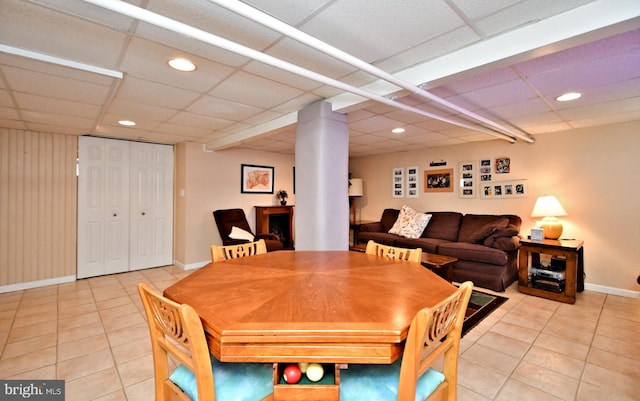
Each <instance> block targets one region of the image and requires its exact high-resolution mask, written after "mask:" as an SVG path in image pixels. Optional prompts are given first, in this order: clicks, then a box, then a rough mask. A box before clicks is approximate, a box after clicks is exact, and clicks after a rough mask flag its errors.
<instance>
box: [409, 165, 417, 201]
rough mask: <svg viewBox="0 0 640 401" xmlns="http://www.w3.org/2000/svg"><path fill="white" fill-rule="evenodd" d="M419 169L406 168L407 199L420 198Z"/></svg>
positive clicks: (415, 167) (414, 167) (413, 167)
mask: <svg viewBox="0 0 640 401" xmlns="http://www.w3.org/2000/svg"><path fill="white" fill-rule="evenodd" d="M418 171H420V170H419V167H418V166H411V167H407V198H418V197H419V196H420V184H419V178H418V177H419V175H418Z"/></svg>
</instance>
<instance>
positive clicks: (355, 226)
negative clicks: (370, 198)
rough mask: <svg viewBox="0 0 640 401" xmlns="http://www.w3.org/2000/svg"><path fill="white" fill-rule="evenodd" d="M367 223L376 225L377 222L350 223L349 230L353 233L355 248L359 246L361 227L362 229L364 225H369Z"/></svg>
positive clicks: (360, 221)
mask: <svg viewBox="0 0 640 401" xmlns="http://www.w3.org/2000/svg"><path fill="white" fill-rule="evenodd" d="M367 223H375V221H373V220H358V221H355V222H354V221H350V222H349V229H350V230H351V231H353V244H352V245H353V246H356V245H358V233H359V232H360V227H362V225H363V224H367Z"/></svg>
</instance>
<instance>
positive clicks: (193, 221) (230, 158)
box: [175, 143, 295, 268]
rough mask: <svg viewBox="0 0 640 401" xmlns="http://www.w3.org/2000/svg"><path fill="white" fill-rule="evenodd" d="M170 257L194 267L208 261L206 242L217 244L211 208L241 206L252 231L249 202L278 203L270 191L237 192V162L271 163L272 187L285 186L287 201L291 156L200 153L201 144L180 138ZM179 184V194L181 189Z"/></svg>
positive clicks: (290, 189) (291, 201)
mask: <svg viewBox="0 0 640 401" xmlns="http://www.w3.org/2000/svg"><path fill="white" fill-rule="evenodd" d="M176 149H177V150H176V173H177V180H176V194H177V195H176V217H175V221H176V235H175V250H176V251H175V259H176V263H177V264H179V265H182V266H186V267H187V268H189V267H198V266H200V265H202V264H204V263H208V262H209V261H210V260H211V256H210V246H211V244H218V245H220V244H222V241H221V240H220V235H219V234H218V229H217V227H216V224H215V221H214V220H213V214H212V212H213V211H214V210H216V209H228V208H236V207H240V208H243V209H244V211H245V214H246V215H247V220H249V224H250V225H251V227H252V229H254V230H255V208H254V206H268V205H275V204H279V203H278V201H277V199H276V198H275V195H273V194H243V193H241V192H240V165H241V164H254V165H261V166H273V167H274V191H278V190H279V189H285V190H286V191H287V192H288V193H289V198H288V204H289V205H294V204H295V195H294V194H293V162H294V156H293V155H283V154H278V153H270V152H256V151H249V150H223V151H218V152H205V151H204V150H203V149H204V148H203V146H202V144H195V143H182V144H179V145H178V146H177V148H176ZM181 189H184V196H180V190H181Z"/></svg>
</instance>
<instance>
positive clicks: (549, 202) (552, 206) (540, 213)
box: [531, 195, 567, 217]
mask: <svg viewBox="0 0 640 401" xmlns="http://www.w3.org/2000/svg"><path fill="white" fill-rule="evenodd" d="M566 215H567V212H566V211H565V210H564V208H563V207H562V205H561V204H560V202H559V201H558V199H557V198H556V197H555V196H550V195H545V196H541V197H539V198H538V200H537V201H536V204H535V205H534V206H533V211H532V212H531V217H558V216H566Z"/></svg>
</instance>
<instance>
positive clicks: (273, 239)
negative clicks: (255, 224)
mask: <svg viewBox="0 0 640 401" xmlns="http://www.w3.org/2000/svg"><path fill="white" fill-rule="evenodd" d="M213 218H214V219H215V221H216V225H217V226H218V232H219V233H220V238H221V239H222V245H235V244H242V243H244V242H249V241H248V240H244V239H233V238H230V237H229V234H231V229H232V228H233V227H234V226H235V227H238V228H241V229H243V230H245V231H248V232H250V233H252V234H253V232H252V231H251V227H249V222H248V221H247V216H246V215H245V214H244V210H242V209H239V208H238V209H220V210H216V211H214V212H213ZM259 239H263V240H264V242H265V243H266V245H267V252H271V251H277V250H279V249H282V248H283V247H284V246H283V244H282V241H280V237H278V236H277V235H275V234H258V235H255V239H254V241H257V240H259Z"/></svg>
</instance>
